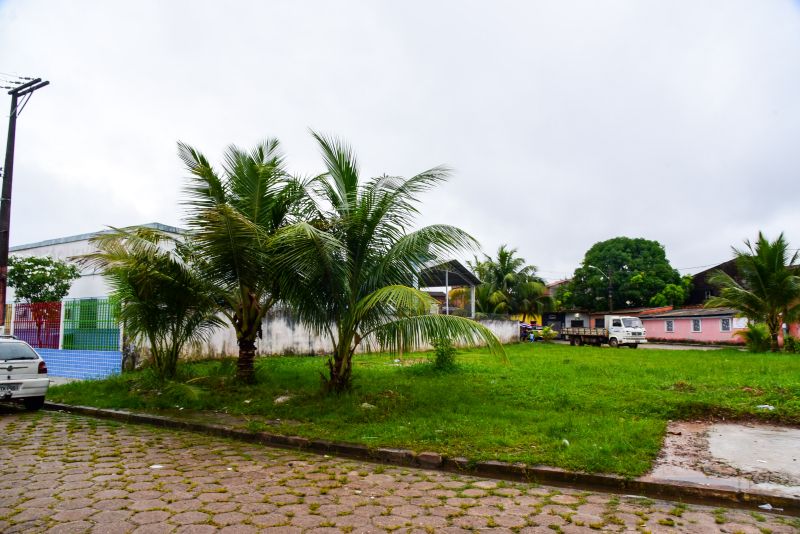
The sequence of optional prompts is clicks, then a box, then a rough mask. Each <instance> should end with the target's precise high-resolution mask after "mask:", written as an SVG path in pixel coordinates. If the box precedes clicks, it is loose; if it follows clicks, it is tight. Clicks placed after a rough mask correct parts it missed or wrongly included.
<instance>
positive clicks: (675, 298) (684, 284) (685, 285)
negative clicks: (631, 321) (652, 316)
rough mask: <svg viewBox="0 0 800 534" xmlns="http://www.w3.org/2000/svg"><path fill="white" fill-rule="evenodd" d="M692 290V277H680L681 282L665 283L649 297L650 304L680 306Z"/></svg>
mask: <svg viewBox="0 0 800 534" xmlns="http://www.w3.org/2000/svg"><path fill="white" fill-rule="evenodd" d="M691 290H692V277H691V276H689V275H685V276H682V277H681V283H680V285H678V284H667V285H665V286H664V289H662V290H661V291H660V292H659V293H658V294H657V295H655V296H654V297H653V298H651V299H650V305H651V306H680V305H682V304H683V303H684V302H686V299H687V298H688V297H689V293H690V292H691Z"/></svg>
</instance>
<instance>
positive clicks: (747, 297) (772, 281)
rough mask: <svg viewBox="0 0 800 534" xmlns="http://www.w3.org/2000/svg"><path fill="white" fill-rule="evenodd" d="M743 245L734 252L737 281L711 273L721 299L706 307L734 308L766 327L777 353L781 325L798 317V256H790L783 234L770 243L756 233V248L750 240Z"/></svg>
mask: <svg viewBox="0 0 800 534" xmlns="http://www.w3.org/2000/svg"><path fill="white" fill-rule="evenodd" d="M744 243H745V247H746V248H745V249H744V250H739V249H737V248H735V247H734V248H733V255H734V259H735V260H736V270H737V273H738V276H737V278H738V279H739V280H740V281H737V280H736V279H734V278H733V277H731V276H730V275H728V274H726V273H725V272H723V271H721V270H718V271H716V272H714V273H713V274H712V275H711V276H710V277H709V282H711V283H712V284H713V285H715V286H717V287H718V288H719V289H720V295H719V296H716V297H711V298H710V299H708V300H707V301H706V303H705V306H706V307H709V308H714V307H720V306H725V307H730V308H734V309H736V310H739V313H740V314H741V315H742V316H743V317H747V318H748V319H750V320H751V321H753V322H761V323H764V324H766V326H767V330H768V331H769V336H770V348H771V350H772V351H773V352H777V351H778V350H780V347H779V346H778V334H779V332H780V329H781V325H782V323H790V322H792V321H795V320H797V319H798V317H800V276H798V275H797V273H798V270H797V269H798V268H800V265H798V252H797V251H795V253H794V254H790V251H789V244H788V243H787V241H786V239H785V238H784V237H783V233H781V234H780V235H779V236H778V238H777V239H776V240H775V241H772V242H770V241H769V240H768V239H767V238H766V237H765V236H764V234H762V233H761V232H759V233H758V240H756V242H755V244H754V243H751V242H750V240H749V239H748V240H745V242H744Z"/></svg>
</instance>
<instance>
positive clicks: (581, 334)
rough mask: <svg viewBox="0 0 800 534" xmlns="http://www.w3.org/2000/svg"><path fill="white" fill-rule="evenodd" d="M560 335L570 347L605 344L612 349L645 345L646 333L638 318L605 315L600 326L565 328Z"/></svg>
mask: <svg viewBox="0 0 800 534" xmlns="http://www.w3.org/2000/svg"><path fill="white" fill-rule="evenodd" d="M561 335H562V337H564V338H565V339H568V340H569V344H570V345H578V346H580V345H584V344H585V345H596V346H598V347H599V346H600V345H602V344H603V343H607V344H608V345H610V346H612V347H622V346H626V347H630V348H632V349H635V348H637V347H638V346H639V345H641V344H642V343H647V337H646V335H647V332H646V331H645V329H644V325H642V321H641V320H640V319H639V318H638V317H627V316H624V315H605V316H604V317H603V322H602V326H600V325H597V324H595V328H585V327H575V326H573V327H567V328H562V329H561Z"/></svg>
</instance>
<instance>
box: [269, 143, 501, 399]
mask: <svg viewBox="0 0 800 534" xmlns="http://www.w3.org/2000/svg"><path fill="white" fill-rule="evenodd" d="M313 135H314V138H315V139H316V140H317V142H318V143H319V146H320V149H321V152H322V156H323V159H324V162H325V166H326V170H327V172H326V173H325V174H324V175H322V176H320V177H319V178H318V179H317V180H316V181H315V183H314V187H315V192H316V197H317V199H318V201H319V202H318V206H319V208H318V213H317V216H316V218H315V219H314V220H312V221H310V222H299V223H296V224H295V225H293V226H291V227H290V228H288V229H287V230H285V231H282V232H280V234H281V237H280V241H279V246H278V247H277V248H276V251H277V253H278V257H279V258H280V259H279V261H278V262H277V264H276V267H278V268H279V269H281V270H282V271H283V272H285V273H300V276H299V277H298V276H297V275H294V274H291V275H289V274H287V276H289V277H290V278H291V279H292V280H291V282H293V283H289V282H287V283H286V284H285V286H286V287H287V290H288V291H289V293H287V297H288V298H289V300H290V302H292V303H293V304H294V306H295V307H296V310H297V313H298V315H299V317H300V319H301V320H303V321H304V322H305V323H306V324H309V325H312V326H313V327H315V328H316V330H317V331H318V332H320V333H325V334H326V335H328V336H329V338H330V340H331V343H332V344H333V354H332V355H331V356H330V358H329V359H328V361H327V367H328V373H327V375H323V382H324V384H325V386H326V388H327V389H328V391H332V392H341V391H344V390H347V389H348V388H349V387H350V386H351V383H352V359H353V355H354V354H355V352H356V350H357V349H358V348H359V347H361V346H365V347H366V348H368V349H369V348H371V347H373V346H378V347H382V348H383V349H386V350H389V351H393V352H398V351H406V350H411V349H413V348H414V347H418V346H419V345H421V344H422V343H426V342H427V343H430V342H434V341H437V340H441V339H448V340H451V341H452V342H456V343H458V342H467V343H474V342H477V341H479V340H482V341H485V342H486V343H488V344H489V346H490V347H491V349H492V350H493V351H495V352H498V353H502V352H503V350H502V347H501V346H500V344H499V342H498V341H497V338H495V336H494V335H493V334H492V333H491V332H490V331H489V330H488V329H486V328H485V327H483V326H482V325H480V324H479V323H477V322H475V321H472V320H470V319H467V318H464V317H456V316H452V315H437V314H429V310H430V307H431V304H433V303H434V302H435V301H434V300H433V299H432V298H431V297H430V296H429V295H428V294H426V293H424V292H422V291H420V290H419V289H416V288H414V287H413V285H414V281H415V279H416V275H417V273H418V272H419V271H420V269H421V267H422V265H423V264H424V263H425V262H426V261H429V260H432V259H441V258H443V257H444V256H446V255H448V254H450V253H452V252H455V251H457V250H462V249H464V248H468V247H474V246H475V245H476V243H475V241H474V239H473V238H472V237H470V236H469V235H468V234H466V233H465V232H463V231H462V230H460V229H458V228H455V227H452V226H448V225H433V226H426V227H424V228H420V229H418V230H416V231H413V232H407V231H406V229H407V227H408V226H410V225H411V223H412V221H413V216H414V215H415V214H416V213H417V209H416V206H415V203H416V201H417V198H416V197H417V195H418V194H420V193H422V192H424V191H426V190H428V189H430V188H432V187H433V186H435V185H437V184H439V183H441V182H442V181H444V180H445V179H446V177H447V170H446V169H444V168H442V167H436V168H433V169H430V170H428V171H424V172H422V173H420V174H418V175H416V176H413V177H412V178H408V179H406V178H401V177H396V176H380V177H378V178H372V179H368V180H364V179H362V178H361V176H360V174H359V170H358V165H357V162H356V158H355V155H354V154H353V152H352V151H351V150H350V148H349V147H348V146H346V145H345V144H343V143H342V142H340V141H338V140H335V139H331V138H328V137H324V136H321V135H319V134H316V133H314V134H313Z"/></svg>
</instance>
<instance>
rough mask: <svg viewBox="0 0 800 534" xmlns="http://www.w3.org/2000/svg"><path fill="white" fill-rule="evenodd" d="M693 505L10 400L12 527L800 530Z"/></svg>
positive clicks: (780, 521)
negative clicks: (327, 452)
mask: <svg viewBox="0 0 800 534" xmlns="http://www.w3.org/2000/svg"><path fill="white" fill-rule="evenodd" d="M799 527H800V523H799V522H798V520H797V519H796V518H790V517H781V516H777V515H768V514H763V515H762V514H756V513H750V512H746V511H741V510H725V509H712V508H707V507H700V506H683V505H676V504H675V503H666V502H657V501H650V500H646V499H641V498H639V499H637V498H633V497H621V496H614V495H609V494H593V493H586V492H580V491H570V490H563V489H555V488H551V487H544V486H536V485H532V484H517V483H507V482H502V481H496V480H486V479H479V478H474V477H470V476H459V475H454V474H451V473H442V472H438V471H425V470H420V469H410V468H401V467H386V466H381V465H375V464H369V463H364V462H357V461H351V460H345V459H339V458H331V457H325V456H317V455H310V454H303V453H296V452H287V451H283V450H278V449H270V448H266V447H262V446H258V445H253V444H247V443H241V442H235V441H228V440H224V439H217V438H211V437H208V436H203V435H200V434H194V433H188V432H177V431H172V430H163V429H155V428H151V427H148V426H143V425H142V426H140V425H125V424H120V423H116V422H111V421H104V420H95V419H91V418H85V417H78V416H72V415H67V414H54V413H47V412H40V413H36V414H25V413H20V412H16V411H13V410H11V411H2V412H0V532H4V533H13V532H57V533H76V532H97V533H117V532H120V533H122V532H135V533H137V534H138V533H142V534H143V533H161V532H183V533H207V532H208V533H211V532H223V533H250V532H282V533H294V532H298V533H299V532H304V533H305V532H307V533H340V532H353V533H366V532H403V533H405V532H413V533H431V532H443V533H451V532H452V533H455V532H470V531H479V532H483V531H492V532H496V533H502V532H520V533H529V532H542V533H552V532H554V531H555V532H597V531H616V532H620V531H628V532H636V531H639V532H645V531H651V532H703V533H706V532H730V533H734V532H744V533H767V532H775V533H779V532H797V531H798V530H800V528H799Z"/></svg>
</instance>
